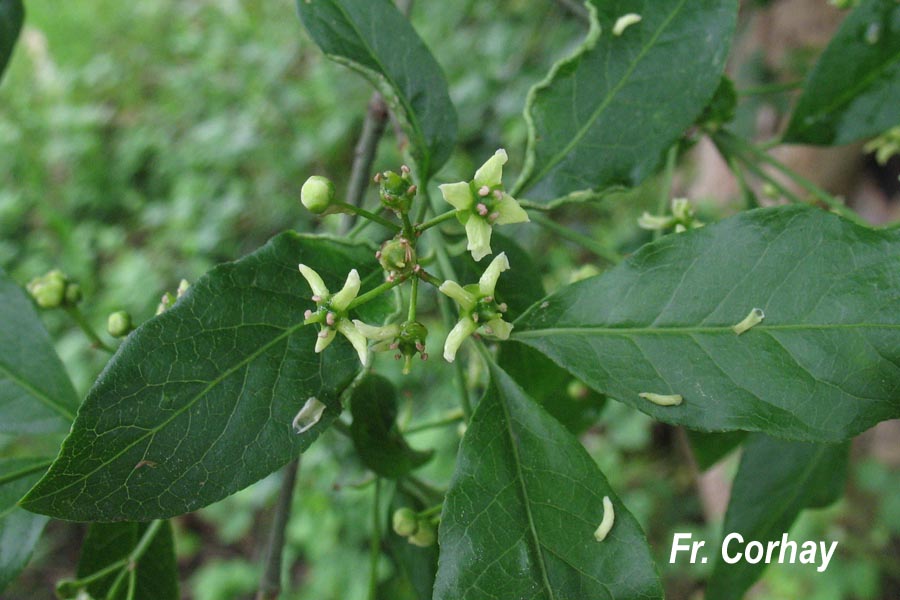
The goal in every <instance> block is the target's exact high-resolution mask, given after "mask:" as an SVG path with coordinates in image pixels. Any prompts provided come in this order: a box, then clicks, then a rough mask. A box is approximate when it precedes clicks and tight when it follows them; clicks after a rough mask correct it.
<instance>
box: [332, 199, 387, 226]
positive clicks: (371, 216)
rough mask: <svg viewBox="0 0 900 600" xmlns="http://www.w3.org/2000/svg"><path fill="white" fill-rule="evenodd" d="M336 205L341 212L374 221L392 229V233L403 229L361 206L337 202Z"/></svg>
mask: <svg viewBox="0 0 900 600" xmlns="http://www.w3.org/2000/svg"><path fill="white" fill-rule="evenodd" d="M334 205H335V206H337V207H339V208H341V210H343V211H346V212H351V213H353V214H355V215H356V216H358V217H362V218H364V219H368V220H369V221H372V222H374V223H378V224H379V225H381V226H382V227H385V228H387V229H390V230H391V231H394V232H397V231H400V229H401V228H400V226H399V225H397V224H396V223H394V222H393V221H389V220H388V219H385V218H384V217H382V216H381V215H376V214H375V213H373V212H369V211H367V210H366V209H364V208H360V207H359V206H353V205H352V204H348V203H346V202H335V203H334Z"/></svg>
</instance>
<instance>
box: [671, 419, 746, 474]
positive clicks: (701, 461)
mask: <svg viewBox="0 0 900 600" xmlns="http://www.w3.org/2000/svg"><path fill="white" fill-rule="evenodd" d="M685 431H686V432H687V437H688V441H689V442H690V444H691V450H693V452H694V458H695V459H696V460H697V466H698V467H700V470H701V471H705V470H706V469H708V468H710V467H711V466H713V465H714V464H716V463H717V462H719V461H720V460H722V459H723V458H725V457H726V456H728V455H729V454H731V452H732V451H733V450H734V449H735V448H737V447H738V446H740V445H741V442H743V441H744V439H746V437H747V432H746V431H725V432H721V433H709V432H706V431H693V430H692V429H686V430H685Z"/></svg>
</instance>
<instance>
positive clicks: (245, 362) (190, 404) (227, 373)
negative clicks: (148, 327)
mask: <svg viewBox="0 0 900 600" xmlns="http://www.w3.org/2000/svg"><path fill="white" fill-rule="evenodd" d="M304 326H305V325H304V324H303V323H299V324H297V325H294V326H293V327H290V328H288V329H286V330H284V332H283V333H281V334H279V335H278V336H276V337H274V338H273V339H272V340H271V341H270V342H268V343H266V344H264V345H263V346H261V347H260V348H259V349H258V350H257V351H256V352H254V353H252V354H250V355H248V356H247V357H246V358H245V359H243V360H241V361H239V362H237V363H236V364H235V365H234V366H232V367H231V368H229V369H227V370H226V371H224V372H223V373H222V374H221V375H219V377H217V378H215V379H213V380H212V381H211V382H210V383H209V385H207V386H206V387H205V388H204V389H203V390H201V391H200V392H198V393H197V395H195V396H194V397H193V398H191V399H190V400H189V401H188V402H186V403H185V405H184V406H183V407H182V408H180V409H178V410H177V411H175V412H174V413H173V414H172V416H171V417H169V418H168V419H166V420H165V421H163V422H162V423H160V424H159V425H157V426H156V427H153V428H151V429H149V430H148V431H147V432H146V433H144V434H142V435H141V436H139V437H138V438H137V439H135V440H134V441H133V442H131V443H129V444H128V445H126V446H125V447H123V448H122V450H120V451H119V452H117V453H116V454H115V455H113V456H112V457H111V458H110V459H108V460H105V461H103V462H101V463H100V464H99V465H98V466H97V467H96V468H95V469H93V470H91V471H89V472H87V473H85V474H84V475H82V476H81V477H78V478H77V479H75V480H73V481H71V482H70V483H67V484H65V485H63V486H60V487H56V488H54V489H53V490H52V491H51V492H50V493H48V494H43V495H41V496H34V497H28V498H27V500H28V502H29V503H32V502H36V501H39V500H42V499H44V498H49V497H52V496H57V495H59V494H60V493H61V492H63V491H65V490H67V489H69V488H70V487H72V486H75V485H78V484H79V483H81V482H82V481H85V480H87V479H89V478H90V477H91V476H92V475H94V473H96V472H98V471H100V470H101V469H104V468H106V467H107V466H109V465H110V464H112V463H113V462H115V461H116V460H118V459H119V457H121V456H122V455H123V454H125V453H126V452H128V451H129V450H131V449H132V448H134V447H135V446H137V445H138V444H140V443H141V442H143V441H144V440H145V439H147V438H148V437H150V438H152V437H153V436H155V435H156V434H157V433H159V432H160V431H162V430H163V429H164V428H165V427H166V426H167V425H169V423H171V422H172V421H174V420H175V419H176V418H178V417H180V416H181V415H182V414H184V413H185V412H186V411H188V410H189V409H191V408H192V407H193V406H194V404H196V403H197V402H198V401H199V400H200V399H201V398H203V397H204V396H205V395H206V394H207V393H209V391H210V390H212V389H213V388H214V387H215V386H217V385H219V384H220V383H221V382H222V381H224V380H225V379H226V378H227V377H228V376H230V375H231V374H232V373H234V372H235V371H237V370H238V369H241V368H243V367H245V366H246V365H248V364H250V363H251V362H253V361H254V360H255V359H256V358H258V357H259V356H261V355H262V354H263V353H265V352H266V351H267V350H269V349H270V348H271V347H273V346H274V345H276V344H277V343H279V342H280V341H282V340H283V339H285V338H288V337H290V336H291V335H293V334H294V333H295V332H297V331H298V330H300V329H301V328H303V327H304ZM144 389H146V387H145V388H144Z"/></svg>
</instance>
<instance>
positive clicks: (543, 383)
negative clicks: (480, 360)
mask: <svg viewBox="0 0 900 600" xmlns="http://www.w3.org/2000/svg"><path fill="white" fill-rule="evenodd" d="M497 362H498V364H499V365H500V366H501V367H502V368H503V369H504V370H505V371H506V373H507V374H508V375H509V376H510V377H512V378H513V379H514V380H515V382H516V383H517V384H518V385H519V387H521V388H522V389H525V390H528V396H529V397H530V398H531V399H533V400H534V401H535V402H537V403H538V404H540V405H541V406H543V407H544V410H546V411H547V412H548V413H550V414H551V415H552V416H553V417H554V418H555V419H556V420H557V421H559V422H560V423H562V424H563V425H565V426H566V429H568V430H569V431H571V432H572V433H575V434H579V433H581V432H583V431H586V430H587V429H588V428H590V427H591V426H593V425H594V424H595V423H597V421H598V419H599V418H600V412H601V411H602V410H603V407H604V406H605V405H606V398H605V397H604V396H603V395H602V394H598V393H597V392H595V391H594V390H592V389H590V388H588V387H587V386H585V385H584V384H582V383H581V382H580V381H578V380H577V379H575V378H573V377H572V376H571V375H570V374H569V373H568V372H567V371H566V370H565V369H563V368H562V367H560V366H559V365H557V364H556V363H555V362H553V361H552V360H550V359H549V358H547V357H546V356H544V355H543V354H541V353H540V352H538V351H537V350H535V349H534V348H531V347H530V346H526V345H525V344H502V345H501V346H500V354H499V356H498V357H497Z"/></svg>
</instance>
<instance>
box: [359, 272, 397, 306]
mask: <svg viewBox="0 0 900 600" xmlns="http://www.w3.org/2000/svg"><path fill="white" fill-rule="evenodd" d="M407 277H409V276H408V275H403V276H401V277H397V278H395V279H394V280H393V281H385V282H384V283H382V284H381V285H379V286H378V287H376V288H373V289H371V290H369V291H368V292H366V293H365V294H363V295H362V296H357V297H356V298H355V299H354V300H353V302H351V303H350V304H349V305H347V310H350V309H353V308H356V307H357V306H360V305H362V304H365V303H366V302H370V301H371V300H374V299H375V298H377V297H378V296H380V295H382V294H383V293H385V292H386V291H388V290H391V289H393V288H395V287H397V286H398V285H400V284H401V283H403V282H404V281H406V279H407Z"/></svg>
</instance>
